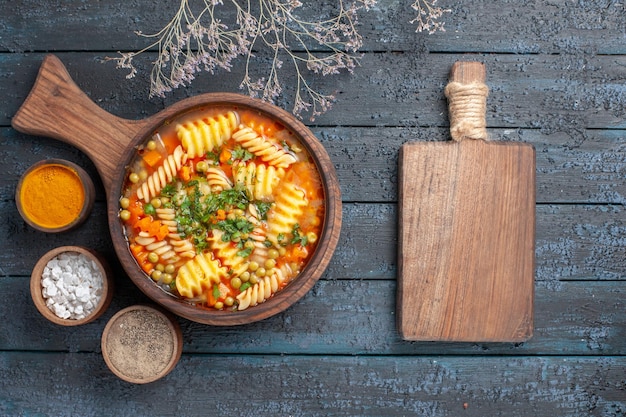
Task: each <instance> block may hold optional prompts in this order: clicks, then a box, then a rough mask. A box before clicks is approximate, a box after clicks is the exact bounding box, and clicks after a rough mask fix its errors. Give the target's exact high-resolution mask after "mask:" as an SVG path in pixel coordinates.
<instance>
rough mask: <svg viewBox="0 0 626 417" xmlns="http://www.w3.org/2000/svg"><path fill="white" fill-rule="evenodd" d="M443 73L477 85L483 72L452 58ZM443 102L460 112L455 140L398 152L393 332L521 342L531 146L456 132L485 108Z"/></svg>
mask: <svg viewBox="0 0 626 417" xmlns="http://www.w3.org/2000/svg"><path fill="white" fill-rule="evenodd" d="M450 79H451V83H453V82H457V83H460V84H461V85H473V83H476V84H477V85H484V81H485V70H484V67H483V66H482V64H478V63H474V62H471V63H465V62H458V63H456V64H455V65H454V66H453V68H452V73H451V77H450ZM449 85H452V84H449ZM448 99H449V100H450V109H451V111H454V112H455V113H456V112H457V111H458V112H459V114H454V115H452V116H451V120H453V121H456V122H454V123H459V125H460V129H461V131H459V132H456V131H453V133H455V132H456V136H455V135H454V134H453V138H454V141H449V142H440V143H424V142H421V143H407V144H404V145H403V147H402V149H401V153H400V158H399V185H398V188H399V202H398V204H399V219H398V223H399V232H398V306H397V311H398V330H399V332H400V334H401V335H402V337H403V338H405V339H407V340H425V341H433V340H442V341H524V340H527V339H528V338H530V337H531V335H532V328H533V282H534V267H535V264H534V244H535V153H534V149H533V147H532V146H529V145H527V144H516V143H510V142H508V143H507V142H490V141H485V140H483V139H481V138H474V139H469V138H465V136H466V134H468V133H469V130H467V129H470V127H469V125H470V124H472V125H475V126H483V127H484V120H485V116H484V115H485V109H484V108H481V106H480V101H479V102H477V103H474V102H471V103H470V104H468V105H466V106H465V108H463V109H460V108H458V109H457V107H456V106H454V105H453V102H454V101H455V98H454V97H449V98H448ZM483 104H484V103H483ZM474 107H476V108H474ZM468 115H472V116H470V117H472V118H471V119H467V120H465V119H464V118H466V117H468ZM464 123H465V124H464ZM451 130H453V127H451ZM478 130H479V132H478V134H479V135H480V134H481V133H480V131H481V130H483V132H482V134H485V133H486V132H484V128H483V129H478Z"/></svg>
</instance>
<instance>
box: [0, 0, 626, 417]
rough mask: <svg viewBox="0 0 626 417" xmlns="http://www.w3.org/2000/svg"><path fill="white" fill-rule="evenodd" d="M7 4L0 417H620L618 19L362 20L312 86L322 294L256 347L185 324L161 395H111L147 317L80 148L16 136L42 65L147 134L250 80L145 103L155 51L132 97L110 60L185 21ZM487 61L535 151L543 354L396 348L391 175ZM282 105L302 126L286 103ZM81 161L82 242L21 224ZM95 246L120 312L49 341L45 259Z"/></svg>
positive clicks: (72, 4) (624, 76)
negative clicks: (353, 53) (122, 346)
mask: <svg viewBox="0 0 626 417" xmlns="http://www.w3.org/2000/svg"><path fill="white" fill-rule="evenodd" d="M164 3H166V2H153V1H146V0H137V1H132V2H127V1H121V0H111V1H106V2H103V1H85V0H67V1H51V0H44V1H37V2H33V1H26V0H17V1H11V2H9V1H3V3H2V13H1V14H0V86H1V88H0V91H1V92H2V99H1V100H0V118H1V119H0V193H1V194H0V208H1V212H2V213H3V214H2V217H1V222H0V236H2V239H0V242H1V243H0V245H1V248H0V299H2V300H3V302H2V303H0V317H2V319H1V320H0V415H3V416H4V415H7V416H41V415H50V416H92V415H93V416H100V415H103V416H105V415H106V416H110V415H117V416H126V415H128V416H131V415H132V416H139V415H141V416H157V415H161V416H207V415H223V416H265V415H267V416H326V415H345V416H358V415H363V416H421V415H424V416H535V415H536V416H540V415H541V416H546V415H550V416H623V415H626V357H625V356H624V355H625V354H626V215H625V214H626V213H625V207H624V204H625V203H626V10H625V6H624V2H619V1H612V0H604V1H600V0H598V1H576V2H572V1H566V0H554V1H546V0H530V1H524V2H520V1H517V0H515V1H513V0H498V1H493V2H484V1H480V0H468V1H463V2H455V1H451V0H450V1H444V0H441V6H443V7H450V8H451V12H450V13H448V14H446V15H444V16H443V20H445V22H446V26H445V28H446V32H438V33H436V34H433V35H428V34H425V33H415V31H414V29H415V28H414V26H413V25H412V24H410V23H409V20H410V18H411V12H412V9H411V8H410V3H411V2H409V1H406V2H395V1H389V0H381V1H379V2H378V4H377V5H376V6H375V7H374V8H372V9H371V10H370V11H369V12H367V13H363V14H362V15H361V16H360V26H359V31H360V33H361V34H362V35H363V37H364V46H363V48H362V52H363V53H364V56H363V58H362V61H361V65H360V66H359V67H357V68H356V69H355V72H354V74H353V75H349V74H340V75H336V76H332V77H321V78H315V79H314V81H313V82H314V85H315V87H316V88H319V89H321V90H325V91H336V92H337V98H338V100H337V102H336V103H335V105H334V107H333V109H332V110H331V111H330V112H328V113H326V114H325V115H323V116H320V117H318V118H317V119H316V120H315V121H314V122H310V121H308V120H307V121H306V124H307V125H308V126H310V128H311V129H312V130H313V132H314V133H315V134H316V135H317V136H318V138H319V139H320V140H321V141H322V143H323V144H324V146H325V147H326V149H327V150H328V152H329V154H330V156H331V158H332V160H333V162H334V164H335V166H336V168H337V172H338V176H339V180H340V183H341V190H342V199H343V204H344V207H343V224H344V225H343V229H342V235H341V240H340V243H339V247H338V250H337V252H336V253H335V256H334V258H333V260H332V262H331V264H330V267H329V268H328V270H327V272H326V273H325V275H324V276H323V277H322V279H321V280H320V281H319V282H318V283H317V284H316V285H315V287H314V288H313V290H312V291H311V292H310V293H308V294H307V295H306V296H305V297H304V298H303V299H302V300H301V301H299V302H298V303H297V304H295V305H294V306H292V307H291V308H289V309H288V310H287V311H285V312H284V313H281V314H279V315H277V316H274V317H272V318H270V319H267V320H264V321H262V322H258V323H254V324H250V325H246V326H241V327H227V328H224V327H211V326H206V325H201V324H197V323H193V322H190V321H187V320H185V319H179V322H180V325H181V327H182V329H183V341H184V352H183V355H182V358H181V360H180V362H179V364H178V366H177V367H176V368H175V369H174V371H173V372H172V373H170V374H169V375H168V376H167V377H165V378H163V379H161V380H159V381H157V382H154V383H151V384H147V385H132V384H128V383H125V382H123V381H121V380H119V379H118V378H117V377H115V376H114V375H113V374H112V373H111V372H110V371H109V370H108V368H107V367H106V365H105V363H104V360H103V358H102V355H101V352H100V336H101V333H102V330H103V328H104V326H105V324H106V323H107V321H108V319H109V318H110V317H111V316H112V315H113V314H115V313H116V312H117V311H119V310H120V309H122V308H124V307H126V306H129V305H133V304H138V303H145V302H149V300H148V299H147V298H146V297H145V296H144V295H143V294H142V293H140V292H139V291H138V289H137V288H136V287H135V286H134V285H133V284H132V283H131V282H130V281H129V279H128V278H127V276H126V275H125V274H124V272H123V270H122V269H121V267H120V266H119V264H118V263H117V260H116V257H115V254H114V251H113V248H112V244H111V240H110V236H109V232H108V227H107V221H106V206H105V201H104V190H103V187H102V183H101V182H100V181H99V180H98V176H97V173H96V170H95V167H94V165H93V164H92V162H91V161H90V160H89V159H88V158H87V157H86V156H85V155H83V154H82V153H81V152H80V151H78V150H77V149H74V148H72V147H70V146H68V145H65V144H63V143H60V142H58V141H55V140H53V139H49V138H44V137H34V136H27V135H24V134H21V133H19V132H17V131H15V130H14V129H12V128H11V125H10V122H11V118H12V117H13V115H14V114H15V112H16V111H17V109H18V107H19V106H20V105H21V103H22V102H23V101H24V99H25V98H26V96H27V95H28V92H29V91H30V88H31V86H32V84H33V82H34V80H35V76H36V74H37V71H38V69H39V65H40V64H41V61H42V59H43V57H44V56H45V54H46V53H50V52H52V53H54V54H56V55H57V56H58V57H59V58H60V59H61V60H62V61H63V62H64V63H65V65H66V66H67V68H68V71H69V73H70V74H71V76H72V77H73V78H74V79H75V80H76V82H77V84H78V85H79V87H80V88H81V89H82V90H84V91H85V92H86V93H87V94H88V95H89V96H90V97H91V98H92V99H93V100H94V102H96V103H97V104H98V105H99V106H101V107H102V108H103V109H105V110H106V111H108V112H110V113H113V114H115V115H118V116H120V117H124V118H127V119H142V118H145V117H148V116H150V115H152V114H154V113H156V112H158V111H159V110H161V109H163V108H165V107H166V106H167V105H169V104H172V103H174V102H176V101H178V100H180V99H181V98H184V97H187V96H192V95H195V94H199V93H203V92H214V91H228V92H239V90H238V85H239V82H240V81H241V77H242V74H243V71H244V69H243V67H242V66H241V65H240V64H235V66H234V67H233V69H232V71H231V72H230V73H225V72H220V73H218V75H217V76H214V77H211V76H209V75H208V74H205V73H203V74H201V75H199V76H198V78H197V79H196V80H194V82H193V83H192V84H191V85H190V86H189V87H187V88H184V89H179V90H176V91H174V92H173V93H171V94H169V95H167V96H166V98H164V99H159V98H152V99H148V97H147V90H148V84H149V79H148V72H149V69H150V65H149V60H150V59H151V58H154V53H153V52H149V53H148V54H147V55H146V57H145V59H144V60H143V61H141V60H140V61H138V65H139V69H140V74H139V75H138V76H137V77H136V78H135V79H133V80H126V79H125V78H124V75H125V74H126V73H125V72H123V71H121V70H118V69H116V68H115V65H114V64H113V63H112V62H104V61H103V58H105V57H107V56H114V55H115V53H116V51H119V50H121V51H132V50H138V49H141V48H142V47H144V46H145V45H146V40H145V39H143V38H140V37H138V36H136V35H135V34H134V33H133V30H142V31H144V32H152V31H156V30H158V29H159V28H161V27H162V26H163V24H164V23H165V22H166V21H167V20H168V19H170V17H171V16H172V15H173V13H174V11H175V8H176V7H177V4H176V3H177V2H167V4H164ZM466 59H474V60H479V61H481V62H484V63H485V64H486V67H487V79H488V84H489V86H490V88H491V95H490V97H489V102H488V108H487V121H488V126H489V131H490V134H491V136H492V137H493V138H494V139H497V140H504V141H507V140H508V141H523V142H526V143H531V144H532V145H534V147H535V149H536V152H537V206H536V214H537V234H536V274H535V281H536V285H535V293H536V296H535V323H534V326H535V330H534V336H533V338H532V339H530V340H529V341H528V342H525V343H519V344H511V343H434V342H429V343H424V342H422V343H418V342H406V341H403V340H402V339H401V338H400V337H399V336H398V333H397V331H396V328H395V308H396V306H395V291H396V272H397V269H396V265H397V259H396V255H397V227H398V225H397V157H398V150H399V148H400V146H401V145H402V144H403V143H405V142H408V141H413V140H418V141H426V140H429V141H436V140H447V139H448V137H449V135H448V120H447V109H446V102H445V98H444V96H443V87H444V85H445V84H446V82H447V76H448V72H449V69H450V67H451V65H452V64H453V63H454V62H455V61H458V60H466ZM279 104H280V105H282V106H284V107H285V108H289V104H290V102H289V98H286V99H284V101H282V102H281V103H279ZM51 157H60V158H65V159H69V160H71V161H73V162H76V163H78V164H79V165H81V166H82V167H84V168H85V169H86V170H87V171H88V172H89V173H90V174H91V175H92V177H93V178H95V179H96V189H97V192H98V198H97V201H96V204H95V207H94V210H93V212H92V214H91V216H90V218H89V219H88V221H87V222H86V223H85V224H84V225H83V226H82V227H80V228H79V229H77V230H75V231H72V232H68V233H63V234H58V235H48V234H42V233H39V232H36V231H34V230H33V229H31V228H29V227H28V226H27V225H26V224H25V223H24V222H23V221H22V219H21V218H20V216H19V214H18V212H17V209H16V207H15V198H14V194H15V187H16V184H17V181H18V178H19V176H20V175H21V174H22V173H23V172H24V170H25V169H26V168H27V167H28V166H29V165H31V164H33V163H34V162H36V161H38V160H40V159H45V158H51ZM61 245H83V246H87V247H91V248H93V249H95V250H97V251H99V252H101V253H102V254H104V255H105V256H106V257H107V259H108V260H109V262H110V263H111V264H112V265H113V268H114V270H115V281H116V291H115V295H114V299H113V302H112V304H111V306H110V308H109V309H108V310H107V312H106V313H105V314H104V316H102V317H101V318H100V319H98V320H97V321H95V322H93V323H90V324H87V325H84V326H80V327H78V328H66V327H59V326H56V325H54V324H52V323H50V322H47V321H46V320H45V319H44V318H43V317H42V316H41V315H39V313H38V312H37V310H36V309H35V307H34V305H33V303H32V301H31V299H30V294H29V277H30V273H31V270H32V268H33V266H34V264H35V262H36V261H37V259H38V258H39V256H41V255H42V254H43V253H45V252H47V251H48V250H50V249H52V248H54V247H57V246H61Z"/></svg>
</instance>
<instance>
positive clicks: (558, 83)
mask: <svg viewBox="0 0 626 417" xmlns="http://www.w3.org/2000/svg"><path fill="white" fill-rule="evenodd" d="M57 55H58V56H59V58H60V59H61V60H62V61H63V63H64V64H65V65H66V66H67V68H68V71H69V73H70V75H71V76H72V78H73V79H74V80H75V81H76V83H77V84H78V86H79V87H80V88H81V89H82V90H84V91H85V92H86V93H87V95H89V96H90V97H91V98H92V99H93V100H95V101H96V103H97V104H98V105H100V106H101V107H102V108H104V110H106V111H108V112H109V113H112V114H114V115H116V116H120V117H123V118H128V119H143V118H146V117H148V116H151V115H153V114H155V113H157V112H158V111H159V110H162V109H163V108H164V107H165V106H167V105H170V104H173V103H175V102H177V101H179V100H181V99H182V98H185V97H188V96H190V95H197V94H200V93H207V92H222V91H225V92H235V93H236V92H241V90H239V85H240V83H241V80H242V77H243V68H242V67H239V66H238V67H236V68H233V70H232V71H231V72H226V73H220V75H219V82H216V79H215V78H211V77H210V76H209V74H206V73H200V74H198V76H197V78H196V79H195V80H194V82H193V83H192V84H191V85H190V86H189V87H188V88H187V89H185V90H176V91H174V92H173V93H172V94H171V95H168V96H167V97H166V98H165V99H161V98H152V99H148V88H149V84H148V83H149V73H150V69H151V66H150V62H151V60H154V59H155V55H154V54H148V55H146V56H145V57H140V58H139V59H138V62H137V65H138V70H139V73H140V74H141V75H138V76H137V77H136V78H134V79H132V80H127V79H125V76H126V72H124V71H121V70H119V69H116V68H115V65H114V64H113V63H112V62H108V63H107V62H104V61H103V58H104V57H105V56H107V55H106V54H103V53H98V52H85V53H73V52H67V53H59V54H57ZM109 55H110V54H109ZM44 56H45V53H32V54H27V55H16V54H1V55H0V73H3V74H5V76H6V77H8V78H10V80H11V82H10V83H9V84H8V85H7V91H6V92H5V103H4V105H3V106H2V109H0V122H1V123H2V125H5V124H6V125H8V122H9V120H10V118H11V117H12V116H13V115H14V114H15V112H16V111H17V109H18V108H19V105H20V104H21V103H22V102H23V101H24V99H25V98H26V96H27V94H28V91H29V90H30V88H31V86H32V84H33V82H34V79H35V76H36V74H37V71H38V70H39V66H40V64H41V61H42V59H43V57H44ZM458 58H459V56H458V55H454V54H432V55H428V58H427V65H426V64H424V63H423V62H422V61H421V60H420V58H419V57H412V58H411V57H409V58H407V57H406V56H405V55H403V54H397V53H370V54H365V56H364V57H363V60H362V61H361V66H360V67H359V71H355V72H354V74H353V75H349V74H339V75H337V76H335V77H320V78H317V79H316V80H315V85H316V88H318V89H319V90H320V91H325V92H328V93H331V92H333V91H336V92H337V94H338V100H337V102H336V103H335V105H334V106H333V110H332V111H330V112H328V113H327V114H325V115H323V116H320V117H318V118H316V120H315V125H318V126H369V127H376V126H379V127H380V126H394V127H398V126H447V116H446V115H447V109H446V103H445V97H444V96H443V93H442V89H443V86H444V85H445V84H446V83H447V74H448V72H449V69H450V67H451V66H452V64H453V63H454V62H455V61H457V60H458ZM422 59H425V58H422ZM480 60H481V61H482V62H484V63H485V65H486V66H487V68H489V73H488V77H489V84H490V88H491V93H490V106H489V111H488V112H487V125H488V126H489V127H490V128H499V127H503V128H513V129H516V128H533V129H541V130H542V131H543V132H544V133H557V132H565V133H567V134H568V135H571V136H572V141H573V142H574V143H576V142H580V141H583V140H584V139H585V136H584V134H583V133H584V132H583V131H584V129H587V128H594V129H602V128H608V129H624V128H626V121H625V118H624V116H625V115H626V106H625V100H626V96H625V95H624V85H623V70H622V68H624V66H626V55H586V56H585V58H584V59H583V60H581V59H580V57H578V56H576V55H567V54H564V55H557V54H555V55H535V54H532V55H515V54H505V55H481V56H480ZM404 74H411V76H410V77H406V76H404ZM283 82H284V87H285V92H286V97H285V99H284V104H282V106H284V107H285V108H286V109H288V110H290V109H291V105H292V102H291V99H290V94H292V87H291V86H292V85H295V79H294V77H293V76H290V75H287V76H286V78H285V79H284V81H283Z"/></svg>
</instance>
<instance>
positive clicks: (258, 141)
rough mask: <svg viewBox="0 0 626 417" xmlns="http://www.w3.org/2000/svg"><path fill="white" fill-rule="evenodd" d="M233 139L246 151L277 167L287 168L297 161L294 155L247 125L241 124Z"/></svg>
mask: <svg viewBox="0 0 626 417" xmlns="http://www.w3.org/2000/svg"><path fill="white" fill-rule="evenodd" d="M233 139H235V141H236V142H238V143H239V144H241V146H243V147H244V148H246V149H247V150H248V151H250V152H252V153H253V154H254V155H256V156H258V157H259V158H261V160H263V162H267V163H268V164H270V165H273V166H275V167H277V168H287V167H289V165H291V164H293V163H294V162H296V161H297V159H296V157H295V156H294V155H293V154H292V153H290V152H287V151H285V150H284V149H283V148H282V147H280V146H278V145H277V144H274V143H272V142H271V141H269V140H267V139H266V138H265V137H264V136H261V135H259V134H258V133H257V132H256V131H255V130H254V129H252V128H251V127H249V126H244V125H241V126H239V130H238V131H236V132H235V133H234V134H233Z"/></svg>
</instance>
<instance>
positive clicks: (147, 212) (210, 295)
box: [119, 106, 324, 311]
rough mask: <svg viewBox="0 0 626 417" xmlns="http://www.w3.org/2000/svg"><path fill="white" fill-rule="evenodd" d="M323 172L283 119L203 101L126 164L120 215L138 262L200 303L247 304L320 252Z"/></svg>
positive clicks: (287, 279)
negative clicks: (279, 120)
mask: <svg viewBox="0 0 626 417" xmlns="http://www.w3.org/2000/svg"><path fill="white" fill-rule="evenodd" d="M323 216H324V195H323V189H322V184H321V180H320V176H319V173H318V172H317V168H316V165H315V164H314V163H313V162H312V160H311V158H310V155H309V154H308V153H307V151H306V149H305V148H304V147H303V146H302V144H301V143H299V142H298V140H297V138H296V137H295V136H294V135H293V134H292V133H291V132H289V130H288V129H286V128H285V127H284V126H282V125H281V124H279V123H276V122H275V121H273V120H271V119H270V118H268V117H267V116H264V115H263V114H261V113H257V112H255V111H253V110H248V109H242V108H229V107H217V106H216V107H206V108H202V109H197V110H193V111H191V112H188V113H185V114H183V115H181V116H179V117H178V118H176V119H175V120H173V121H171V122H169V123H167V124H165V125H164V126H162V127H161V128H159V129H158V130H157V131H156V132H155V133H154V134H153V135H152V136H151V137H150V139H149V140H147V141H146V142H145V143H143V144H141V145H140V146H138V147H137V151H136V155H135V156H134V157H133V159H132V160H131V163H130V165H129V167H128V168H127V175H126V177H125V182H124V186H123V188H122V195H121V196H120V209H119V218H120V221H121V222H122V223H123V229H124V231H125V234H126V239H127V241H128V245H129V249H130V252H131V253H132V255H133V258H134V259H135V260H136V262H137V264H138V265H139V266H140V267H141V269H142V270H143V271H144V272H145V274H146V279H152V280H153V281H154V282H155V285H158V286H160V287H161V288H163V289H164V290H165V291H168V292H170V293H171V294H173V295H175V296H177V297H180V298H182V299H184V300H186V301H187V302H190V303H194V304H196V305H198V306H202V307H208V308H213V309H217V310H238V311H240V310H245V309H247V308H249V307H252V306H255V305H257V304H260V303H263V302H264V301H266V300H268V299H270V298H271V297H272V296H273V295H274V294H276V293H277V292H279V291H280V290H281V289H282V288H284V287H285V286H286V285H288V283H289V282H290V281H292V280H293V279H294V278H295V277H297V275H298V274H299V273H300V272H301V271H302V269H303V268H304V267H305V265H306V263H307V262H308V260H309V259H310V257H311V255H312V253H313V251H314V250H315V247H316V243H317V241H318V237H319V235H320V233H321V227H322V220H323Z"/></svg>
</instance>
